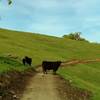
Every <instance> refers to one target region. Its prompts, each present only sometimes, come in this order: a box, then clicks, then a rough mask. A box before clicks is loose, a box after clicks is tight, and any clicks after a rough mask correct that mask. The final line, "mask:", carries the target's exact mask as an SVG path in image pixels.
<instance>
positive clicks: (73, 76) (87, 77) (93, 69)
mask: <svg viewBox="0 0 100 100" xmlns="http://www.w3.org/2000/svg"><path fill="white" fill-rule="evenodd" d="M99 66H100V63H92V64H78V65H75V66H73V67H71V66H70V67H68V66H66V67H65V68H61V69H60V70H59V74H60V75H62V76H63V77H64V78H65V79H69V80H72V84H73V85H75V86H77V87H81V88H84V89H88V90H89V91H92V92H93V94H94V96H93V97H92V99H93V100H100V67H99Z"/></svg>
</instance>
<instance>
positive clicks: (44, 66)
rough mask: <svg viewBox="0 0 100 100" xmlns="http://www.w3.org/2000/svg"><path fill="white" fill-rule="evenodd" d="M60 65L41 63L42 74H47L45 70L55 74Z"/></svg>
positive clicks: (53, 62)
mask: <svg viewBox="0 0 100 100" xmlns="http://www.w3.org/2000/svg"><path fill="white" fill-rule="evenodd" d="M60 65H61V61H43V62H42V69H43V73H44V74H47V70H53V73H54V74H56V71H57V70H58V68H59V66H60Z"/></svg>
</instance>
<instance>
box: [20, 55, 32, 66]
mask: <svg viewBox="0 0 100 100" xmlns="http://www.w3.org/2000/svg"><path fill="white" fill-rule="evenodd" d="M22 62H23V64H24V65H26V64H28V65H29V66H31V64H32V58H29V57H27V56H25V57H24V58H23V59H22Z"/></svg>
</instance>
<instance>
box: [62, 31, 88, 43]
mask: <svg viewBox="0 0 100 100" xmlns="http://www.w3.org/2000/svg"><path fill="white" fill-rule="evenodd" d="M81 34H82V33H81V32H72V33H69V34H68V35H64V36H63V38H69V39H72V40H78V41H87V40H86V39H84V38H82V37H81Z"/></svg>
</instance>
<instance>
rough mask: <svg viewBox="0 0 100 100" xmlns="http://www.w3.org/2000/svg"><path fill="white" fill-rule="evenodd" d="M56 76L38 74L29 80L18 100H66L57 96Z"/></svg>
mask: <svg viewBox="0 0 100 100" xmlns="http://www.w3.org/2000/svg"><path fill="white" fill-rule="evenodd" d="M57 77H58V76H57V75H52V74H51V73H49V74H47V75H43V74H42V72H38V73H37V74H36V75H35V76H34V77H33V78H32V79H31V80H30V83H29V85H28V87H27V88H26V90H25V91H24V94H23V95H22V98H21V99H20V100H68V99H67V98H65V99H64V98H63V97H61V95H59V94H60V93H59V91H58V89H57V88H58V87H57V83H58V81H59V80H57V79H58V78H57Z"/></svg>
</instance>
